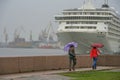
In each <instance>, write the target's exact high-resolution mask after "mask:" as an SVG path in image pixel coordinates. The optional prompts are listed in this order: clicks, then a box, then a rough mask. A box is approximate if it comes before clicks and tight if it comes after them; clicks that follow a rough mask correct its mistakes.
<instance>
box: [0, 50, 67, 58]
mask: <svg viewBox="0 0 120 80" xmlns="http://www.w3.org/2000/svg"><path fill="white" fill-rule="evenodd" d="M53 55H67V53H66V52H64V51H63V50H61V49H34V48H33V49H28V48H27V49H24V48H0V57H20V56H53Z"/></svg>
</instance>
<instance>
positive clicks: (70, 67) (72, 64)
mask: <svg viewBox="0 0 120 80" xmlns="http://www.w3.org/2000/svg"><path fill="white" fill-rule="evenodd" d="M75 65H76V59H75V58H70V59H69V70H70V71H71V70H72V69H73V70H75Z"/></svg>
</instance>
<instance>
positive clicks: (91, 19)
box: [55, 0, 120, 54]
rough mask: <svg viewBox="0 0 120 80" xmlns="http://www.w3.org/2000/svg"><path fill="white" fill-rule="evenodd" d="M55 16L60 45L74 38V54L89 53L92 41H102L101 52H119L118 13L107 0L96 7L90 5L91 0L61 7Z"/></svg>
mask: <svg viewBox="0 0 120 80" xmlns="http://www.w3.org/2000/svg"><path fill="white" fill-rule="evenodd" d="M55 20H56V22H57V23H58V25H59V27H58V30H57V35H58V39H59V40H60V42H61V45H62V46H64V45H65V44H67V43H69V42H73V41H74V42H77V43H78V47H77V48H76V53H78V54H87V53H89V51H90V49H91V46H90V45H91V44H93V43H102V44H104V47H103V48H100V51H101V53H104V54H114V53H119V52H120V15H119V14H118V12H117V11H115V9H113V8H111V7H110V6H109V5H108V0H105V1H104V3H103V4H101V7H100V8H96V7H94V5H93V3H92V0H85V1H84V3H83V6H82V7H81V8H74V9H65V10H63V11H62V12H61V14H58V15H55Z"/></svg>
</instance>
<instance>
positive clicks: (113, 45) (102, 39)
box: [57, 32, 120, 54]
mask: <svg viewBox="0 0 120 80" xmlns="http://www.w3.org/2000/svg"><path fill="white" fill-rule="evenodd" d="M57 35H58V39H59V40H60V41H61V45H62V46H64V45H65V44H67V43H69V42H72V41H75V42H77V43H78V47H77V48H76V53H77V54H87V53H89V51H90V49H91V44H92V43H102V44H104V47H103V48H100V50H101V52H102V53H104V54H111V53H115V52H119V49H120V48H119V47H120V46H119V45H120V43H118V42H117V41H114V40H111V39H109V38H108V37H107V36H106V35H105V34H98V33H91V32H59V33H57Z"/></svg>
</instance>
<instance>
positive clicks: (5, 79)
mask: <svg viewBox="0 0 120 80" xmlns="http://www.w3.org/2000/svg"><path fill="white" fill-rule="evenodd" d="M89 70H92V69H91V68H79V69H76V71H89ZM97 70H109V71H120V68H117V69H116V67H97ZM65 72H69V71H68V70H67V69H65V70H54V71H41V72H30V73H20V74H9V75H0V80H70V78H69V77H65V76H61V75H58V74H57V73H65Z"/></svg>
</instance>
